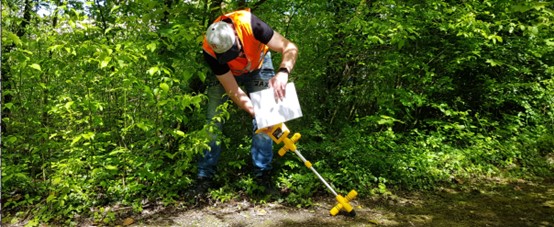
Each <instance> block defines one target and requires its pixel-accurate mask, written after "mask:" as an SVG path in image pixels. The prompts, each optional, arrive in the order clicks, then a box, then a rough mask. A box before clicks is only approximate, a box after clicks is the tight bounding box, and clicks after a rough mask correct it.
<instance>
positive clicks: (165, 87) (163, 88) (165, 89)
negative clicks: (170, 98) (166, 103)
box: [160, 83, 169, 92]
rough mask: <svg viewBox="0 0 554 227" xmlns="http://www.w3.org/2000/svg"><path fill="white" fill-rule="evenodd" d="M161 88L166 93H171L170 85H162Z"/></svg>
mask: <svg viewBox="0 0 554 227" xmlns="http://www.w3.org/2000/svg"><path fill="white" fill-rule="evenodd" d="M160 88H161V89H162V90H164V91H165V92H168V91H169V85H167V84H166V83H161V84H160Z"/></svg>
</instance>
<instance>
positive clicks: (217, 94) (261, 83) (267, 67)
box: [198, 52, 275, 178]
mask: <svg viewBox="0 0 554 227" xmlns="http://www.w3.org/2000/svg"><path fill="white" fill-rule="evenodd" d="M273 76H275V72H274V69H273V63H272V61H271V54H270V52H268V53H267V54H266V55H265V57H264V63H263V65H262V68H261V69H260V70H256V71H254V72H251V73H247V74H243V75H241V76H236V77H235V79H236V80H237V83H238V84H239V86H243V87H244V88H246V91H245V92H247V93H248V94H250V93H251V92H255V91H260V90H263V89H266V88H267V87H268V85H269V79H271V78H272V77H273ZM224 94H225V89H224V88H223V86H222V85H221V84H220V83H216V84H212V85H211V86H209V87H208V99H209V100H208V113H207V117H208V121H211V120H212V119H213V117H214V116H215V115H217V114H218V113H219V112H218V110H217V107H218V106H219V105H221V104H222V103H224V102H225V101H227V99H228V97H227V96H224ZM252 123H253V127H252V128H253V130H255V129H256V128H257V126H256V121H255V120H252ZM215 125H216V127H217V128H218V130H219V131H222V128H223V125H222V123H221V122H216V123H215ZM211 136H212V138H211V141H210V144H209V146H210V150H205V151H204V155H203V156H201V157H200V160H199V161H198V177H208V178H211V177H213V176H214V174H215V168H216V166H217V161H218V160H219V156H220V154H221V144H219V143H218V141H217V134H216V133H213V134H212V135H211ZM250 152H251V154H252V162H253V164H254V175H255V176H260V175H261V174H262V172H264V171H268V170H271V161H272V160H273V141H272V140H271V138H269V136H268V135H266V134H264V133H259V134H256V133H255V132H254V131H253V132H252V147H251V149H250Z"/></svg>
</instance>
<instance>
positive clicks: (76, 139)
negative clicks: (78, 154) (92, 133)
mask: <svg viewBox="0 0 554 227" xmlns="http://www.w3.org/2000/svg"><path fill="white" fill-rule="evenodd" d="M82 138H83V136H82V135H78V136H76V137H75V138H73V141H71V146H73V145H75V144H76V143H78V142H79V141H80V140H81V139H82Z"/></svg>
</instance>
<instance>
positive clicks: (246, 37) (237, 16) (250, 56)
mask: <svg viewBox="0 0 554 227" xmlns="http://www.w3.org/2000/svg"><path fill="white" fill-rule="evenodd" d="M251 15H252V14H251V13H250V9H245V10H239V11H235V12H232V13H228V14H225V15H223V16H220V17H218V18H217V19H215V21H214V23H215V22H218V21H221V20H225V19H227V18H229V19H231V21H233V26H234V27H235V31H236V32H237V36H238V38H239V40H240V42H241V44H242V50H243V51H244V55H245V56H246V58H243V57H237V58H235V59H233V60H231V61H229V62H227V65H229V68H230V69H231V73H233V75H235V76H240V75H242V74H244V73H248V72H251V71H253V70H256V69H259V68H261V67H262V64H263V61H264V56H265V54H266V53H267V51H268V49H269V48H268V47H267V45H265V44H263V43H262V42H260V41H258V40H257V39H256V38H255V37H254V31H253V30H252V25H251V23H250V22H251V21H252V20H251ZM202 48H204V50H205V51H206V52H207V53H208V54H210V55H211V56H212V57H214V58H216V55H215V52H214V51H213V49H212V47H210V45H209V44H208V41H207V40H206V36H204V42H203V43H202Z"/></svg>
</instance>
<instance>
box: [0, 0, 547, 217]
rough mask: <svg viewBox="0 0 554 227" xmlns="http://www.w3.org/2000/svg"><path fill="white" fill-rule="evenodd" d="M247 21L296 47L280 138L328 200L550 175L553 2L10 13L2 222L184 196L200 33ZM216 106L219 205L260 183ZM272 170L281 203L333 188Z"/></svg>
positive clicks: (32, 5)
mask: <svg viewBox="0 0 554 227" xmlns="http://www.w3.org/2000/svg"><path fill="white" fill-rule="evenodd" d="M241 8H251V9H252V11H253V13H255V14H256V15H257V16H258V17H260V18H261V19H262V20H264V21H266V22H267V23H268V24H269V25H270V26H272V27H273V28H274V29H275V30H276V31H278V32H280V33H281V34H283V35H284V36H285V37H287V38H288V39H290V40H291V41H293V42H294V43H296V44H297V46H298V47H299V50H300V52H299V56H298V61H297V64H296V67H295V69H294V71H293V72H292V74H291V76H290V81H292V82H294V83H295V85H296V88H297V90H298V95H299V99H300V102H301V106H302V111H303V113H304V117H302V118H300V119H298V120H293V121H291V122H289V123H288V127H289V128H290V129H291V130H292V131H294V132H300V133H301V134H302V136H303V137H302V139H301V140H300V142H299V143H298V145H299V149H300V150H301V151H302V152H303V154H304V156H306V158H307V159H308V160H313V162H314V163H315V168H316V169H318V170H319V171H320V173H321V174H322V175H323V176H324V177H325V178H326V179H328V180H329V181H330V182H333V184H334V185H335V186H336V187H337V188H340V189H344V190H350V189H353V188H355V189H357V190H358V192H359V194H360V196H362V197H363V196H369V195H373V194H379V193H386V192H387V191H388V190H393V189H394V190H433V189H435V188H436V187H438V186H440V185H448V184H453V183H457V184H460V183H468V182H472V181H486V180H487V179H491V178H495V177H506V178H525V179H540V178H546V177H552V175H553V172H554V171H553V170H554V150H553V149H554V80H553V76H554V24H553V22H554V4H553V3H552V2H550V1H541V0H517V1H509V0H497V1H493V0H481V1H476V0H463V1H439V0H425V1H398V0H378V1H367V0H330V1H321V2H320V1H304V0H294V1H292V0H279V1H275V0H258V1H246V0H232V1H229V0H228V1H222V0H213V1H209V0H198V1H195V0H185V1H176V0H164V1H155V0H138V1H120V0H115V1H101V0H93V1H91V0H87V1H76V0H2V139H1V142H2V163H1V164H2V188H1V189H2V214H3V215H4V216H6V215H10V216H18V215H19V216H24V215H27V214H29V212H30V214H31V216H32V221H33V222H31V223H35V224H37V223H49V222H50V223H66V224H71V223H73V224H75V223H76V221H77V219H78V218H79V217H94V215H95V214H98V212H100V211H101V210H102V209H103V208H104V207H107V206H111V205H114V204H118V205H121V206H129V207H132V208H133V210H134V211H135V212H140V211H141V210H142V207H143V206H144V205H145V203H146V202H148V201H159V202H162V203H163V204H165V205H167V206H171V205H172V204H174V203H176V202H177V201H182V200H183V196H184V191H186V190H187V189H188V188H190V187H191V186H192V184H193V182H194V176H195V175H194V173H195V165H194V163H195V162H194V160H195V157H196V156H197V155H198V154H199V153H200V152H201V151H202V150H203V149H205V148H207V142H208V135H209V132H211V131H213V125H211V124H206V118H205V106H206V105H205V104H206V102H207V99H206V95H205V85H204V83H203V82H204V81H205V79H206V78H207V77H210V76H213V75H211V73H210V71H209V69H208V67H207V66H206V65H205V63H204V61H203V58H202V50H201V45H200V44H201V41H202V36H203V33H204V32H205V29H206V28H207V26H208V25H209V23H210V22H211V21H212V20H213V19H214V18H215V17H217V16H219V15H221V14H222V13H225V12H230V11H232V10H235V9H241ZM273 57H274V59H273V61H274V62H280V60H279V59H280V57H281V56H280V55H278V54H274V55H273ZM221 110H222V114H220V115H218V116H217V117H216V119H215V120H216V121H225V123H226V124H225V128H224V132H223V136H222V143H223V144H224V150H225V152H224V153H223V157H222V160H221V161H220V166H219V170H220V171H219V174H218V177H217V180H218V182H219V183H220V184H221V186H222V187H221V188H220V189H218V190H215V191H212V193H211V196H212V197H213V198H214V199H217V200H220V201H226V200H230V199H233V198H235V197H237V196H239V195H240V194H241V193H242V194H246V195H249V194H251V193H252V192H253V191H254V190H255V189H256V186H255V184H254V183H253V181H252V177H251V176H250V175H249V173H250V171H249V168H250V165H251V164H250V154H249V146H250V141H249V140H250V139H249V137H250V135H251V131H250V129H251V125H250V122H251V121H250V119H249V117H248V116H247V115H246V114H245V113H243V111H240V110H238V109H237V108H236V107H235V105H234V104H232V103H230V102H228V103H226V104H224V105H222V106H221ZM276 149H277V147H276ZM274 165H275V168H276V170H277V171H276V172H277V173H276V174H277V178H276V179H275V183H276V184H278V185H279V187H280V188H281V190H283V191H287V192H288V194H287V196H286V197H283V199H284V200H285V202H286V203H288V204H291V205H292V206H296V205H299V206H309V205H311V203H312V197H313V196H315V195H318V194H321V193H326V192H325V191H324V190H325V188H323V187H321V184H320V183H319V181H318V180H317V178H314V177H313V176H312V175H310V174H309V173H307V172H306V170H305V169H304V168H302V163H301V162H299V161H298V160H297V159H296V158H295V157H294V156H293V155H288V156H285V157H283V158H278V157H276V159H275V161H274ZM341 192H342V193H345V192H347V191H341ZM185 200H186V198H185ZM106 220H107V222H109V221H110V219H106V218H105V217H103V218H102V220H101V221H104V222H106Z"/></svg>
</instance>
